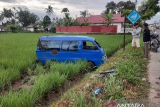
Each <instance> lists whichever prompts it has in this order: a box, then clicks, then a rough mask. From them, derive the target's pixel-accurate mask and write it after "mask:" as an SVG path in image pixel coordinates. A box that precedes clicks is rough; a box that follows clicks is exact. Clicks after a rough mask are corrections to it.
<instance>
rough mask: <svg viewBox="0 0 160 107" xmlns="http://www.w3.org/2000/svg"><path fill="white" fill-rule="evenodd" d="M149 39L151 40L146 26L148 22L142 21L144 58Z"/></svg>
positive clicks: (146, 54)
mask: <svg viewBox="0 0 160 107" xmlns="http://www.w3.org/2000/svg"><path fill="white" fill-rule="evenodd" d="M150 41H151V36H150V30H149V28H148V24H147V23H144V32H143V42H144V56H145V58H148V54H149V46H150Z"/></svg>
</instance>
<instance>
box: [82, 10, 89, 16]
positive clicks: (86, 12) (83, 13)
mask: <svg viewBox="0 0 160 107" xmlns="http://www.w3.org/2000/svg"><path fill="white" fill-rule="evenodd" d="M80 15H81V16H82V17H87V16H88V11H87V10H84V11H80Z"/></svg>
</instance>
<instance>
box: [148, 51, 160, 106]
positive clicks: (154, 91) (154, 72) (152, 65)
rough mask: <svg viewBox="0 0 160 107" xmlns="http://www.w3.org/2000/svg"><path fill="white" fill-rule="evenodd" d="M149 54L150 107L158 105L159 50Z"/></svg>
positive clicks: (159, 101)
mask: <svg viewBox="0 0 160 107" xmlns="http://www.w3.org/2000/svg"><path fill="white" fill-rule="evenodd" d="M150 55H151V57H150V62H149V65H148V78H149V82H150V93H149V100H150V102H151V103H154V105H150V107H160V52H159V53H154V52H151V53H150Z"/></svg>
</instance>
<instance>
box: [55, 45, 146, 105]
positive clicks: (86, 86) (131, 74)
mask: <svg viewBox="0 0 160 107" xmlns="http://www.w3.org/2000/svg"><path fill="white" fill-rule="evenodd" d="M146 66H147V60H146V59H144V55H143V48H140V49H133V48H131V47H130V46H127V48H126V50H125V51H118V52H117V53H116V54H115V55H114V56H113V57H111V59H110V60H109V62H108V63H106V64H104V65H102V66H101V67H100V68H98V69H97V71H96V72H95V73H96V74H97V73H100V72H102V71H106V70H108V69H111V68H116V70H117V73H118V74H117V75H116V76H111V77H108V78H100V79H98V78H97V79H95V78H91V77H93V74H92V75H90V76H91V77H90V76H87V77H86V78H85V79H84V80H82V82H81V83H80V84H79V85H77V86H76V87H74V88H73V89H71V90H69V91H68V92H67V93H66V94H65V95H64V96H63V97H62V99H61V100H60V101H58V102H57V103H55V102H54V104H53V105H52V106H53V107H57V106H58V105H61V104H63V105H64V106H68V105H71V106H70V107H74V106H75V105H77V104H78V106H77V107H80V105H82V104H83V106H84V107H92V105H90V104H91V103H92V104H93V102H92V100H90V99H94V102H98V105H101V106H102V105H104V104H105V103H106V101H107V102H108V101H109V102H112V101H113V102H115V101H117V102H123V101H125V102H127V100H129V99H138V98H142V99H144V98H145V97H146V93H143V92H147V91H146V89H147V88H146V84H147V83H146V82H145V81H143V80H142V78H146ZM96 87H99V88H102V89H103V91H102V94H99V95H98V96H96V98H95V97H93V96H92V92H93V91H94V90H95V89H96ZM72 93H74V94H72ZM75 93H76V94H75ZM142 93H143V94H142Z"/></svg>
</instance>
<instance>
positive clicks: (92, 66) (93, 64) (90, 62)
mask: <svg viewBox="0 0 160 107" xmlns="http://www.w3.org/2000/svg"><path fill="white" fill-rule="evenodd" d="M88 66H89V70H88V71H93V70H95V69H96V65H95V63H94V62H92V61H88Z"/></svg>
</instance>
